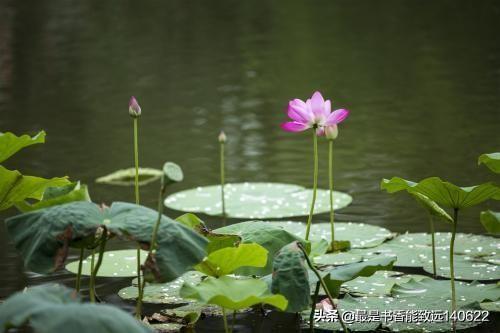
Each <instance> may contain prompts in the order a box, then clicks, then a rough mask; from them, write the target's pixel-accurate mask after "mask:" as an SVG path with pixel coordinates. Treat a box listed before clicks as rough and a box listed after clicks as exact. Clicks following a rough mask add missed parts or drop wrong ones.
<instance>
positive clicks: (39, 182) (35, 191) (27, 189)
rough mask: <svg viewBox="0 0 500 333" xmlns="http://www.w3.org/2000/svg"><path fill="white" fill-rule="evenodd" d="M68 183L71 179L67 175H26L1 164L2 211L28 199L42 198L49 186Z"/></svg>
mask: <svg viewBox="0 0 500 333" xmlns="http://www.w3.org/2000/svg"><path fill="white" fill-rule="evenodd" d="M68 184H70V181H69V180H68V179H67V178H66V177H63V178H51V179H45V178H40V177H33V176H24V175H22V174H21V173H20V172H19V171H17V170H14V171H11V170H7V169H5V168H4V167H3V166H1V165H0V198H1V199H0V211H2V210H5V209H7V208H10V207H12V206H13V205H15V204H17V203H20V202H23V201H24V200H26V199H35V200H41V199H42V197H43V193H44V192H45V190H46V189H47V188H49V187H57V186H64V185H68Z"/></svg>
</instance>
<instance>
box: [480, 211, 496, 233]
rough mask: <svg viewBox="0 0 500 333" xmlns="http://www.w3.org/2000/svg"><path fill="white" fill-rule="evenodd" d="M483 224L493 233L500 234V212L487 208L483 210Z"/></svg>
mask: <svg viewBox="0 0 500 333" xmlns="http://www.w3.org/2000/svg"><path fill="white" fill-rule="evenodd" d="M481 224H482V225H483V227H484V229H486V231H487V232H488V233H490V234H492V235H499V234H500V212H493V211H491V210H487V211H485V212H481Z"/></svg>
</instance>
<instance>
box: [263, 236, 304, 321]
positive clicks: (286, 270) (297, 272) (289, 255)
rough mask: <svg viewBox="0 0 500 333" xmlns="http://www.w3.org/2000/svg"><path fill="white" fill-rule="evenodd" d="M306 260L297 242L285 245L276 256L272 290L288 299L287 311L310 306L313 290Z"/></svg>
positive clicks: (297, 310)
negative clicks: (310, 285) (310, 286)
mask: <svg viewBox="0 0 500 333" xmlns="http://www.w3.org/2000/svg"><path fill="white" fill-rule="evenodd" d="M305 260H306V259H305V257H304V253H303V252H302V251H301V250H300V248H299V246H298V244H297V242H293V243H290V244H288V245H286V246H284V247H283V248H282V249H281V250H280V251H279V252H278V254H276V256H275V257H274V261H273V274H272V284H271V291H272V292H273V294H281V295H283V296H284V297H285V298H286V299H287V300H288V307H287V308H286V311H287V312H299V311H302V310H304V309H307V308H309V307H310V303H311V297H310V293H311V291H310V288H309V275H308V271H307V267H306V264H305Z"/></svg>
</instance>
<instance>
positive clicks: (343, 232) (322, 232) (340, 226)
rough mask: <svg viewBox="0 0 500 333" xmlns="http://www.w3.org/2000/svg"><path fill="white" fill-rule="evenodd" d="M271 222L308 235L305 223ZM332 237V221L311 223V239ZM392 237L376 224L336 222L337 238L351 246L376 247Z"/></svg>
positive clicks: (302, 234)
mask: <svg viewBox="0 0 500 333" xmlns="http://www.w3.org/2000/svg"><path fill="white" fill-rule="evenodd" d="M269 223H271V224H272V225H276V226H280V227H282V228H283V229H285V230H286V231H288V232H290V233H292V234H294V235H296V236H298V237H302V238H304V237H305V235H306V224H305V223H301V222H292V221H285V222H281V221H273V222H269ZM331 237H332V236H331V227H330V223H313V224H312V225H311V233H310V235H309V239H310V240H311V241H313V242H314V241H320V240H321V239H324V240H326V241H327V242H330V241H331ZM392 237H394V234H393V233H392V232H390V231H389V230H387V229H385V228H381V227H378V226H375V225H370V224H365V223H352V222H347V223H340V222H335V238H336V239H342V240H346V241H349V242H350V243H351V248H369V247H375V246H378V245H380V244H382V243H383V242H385V241H386V240H388V239H390V238H392Z"/></svg>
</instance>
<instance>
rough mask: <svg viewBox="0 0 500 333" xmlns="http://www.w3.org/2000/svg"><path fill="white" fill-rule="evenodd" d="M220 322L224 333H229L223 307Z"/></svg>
mask: <svg viewBox="0 0 500 333" xmlns="http://www.w3.org/2000/svg"><path fill="white" fill-rule="evenodd" d="M222 320H223V321H224V332H225V333H229V327H228V326H227V316H226V309H224V307H222Z"/></svg>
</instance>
